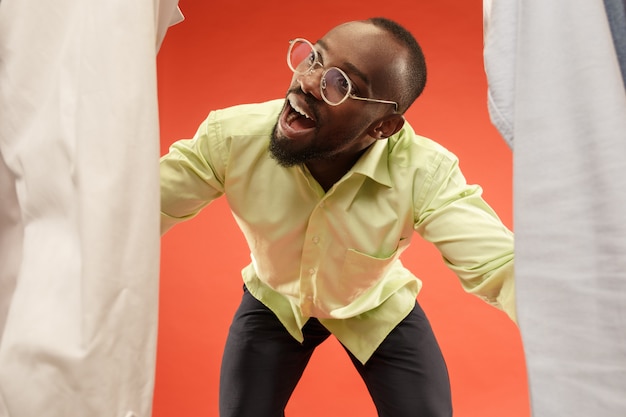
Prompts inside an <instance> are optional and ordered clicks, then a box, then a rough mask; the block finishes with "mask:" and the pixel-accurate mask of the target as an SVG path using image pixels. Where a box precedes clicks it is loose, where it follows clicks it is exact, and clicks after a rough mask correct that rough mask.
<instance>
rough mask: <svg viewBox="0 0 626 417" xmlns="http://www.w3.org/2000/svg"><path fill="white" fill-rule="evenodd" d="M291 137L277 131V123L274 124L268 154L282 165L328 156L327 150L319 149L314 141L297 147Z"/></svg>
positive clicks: (292, 164) (298, 163)
mask: <svg viewBox="0 0 626 417" xmlns="http://www.w3.org/2000/svg"><path fill="white" fill-rule="evenodd" d="M295 144H296V143H294V142H293V141H292V140H291V139H289V138H286V137H282V136H280V135H279V133H278V123H276V125H275V126H274V129H273V131H272V137H271V138H270V144H269V147H268V150H269V153H270V156H271V157H272V159H274V160H275V161H276V162H278V164H279V165H281V166H283V167H292V166H295V165H302V164H304V163H306V162H308V161H311V160H315V159H323V158H327V157H328V151H326V150H322V149H319V147H318V146H316V145H315V143H313V144H310V145H309V146H306V147H304V148H297V147H296V146H293V145H295Z"/></svg>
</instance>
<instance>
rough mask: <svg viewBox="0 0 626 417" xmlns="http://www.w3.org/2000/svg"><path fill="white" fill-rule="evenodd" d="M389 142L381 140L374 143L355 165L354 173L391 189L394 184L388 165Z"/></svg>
mask: <svg viewBox="0 0 626 417" xmlns="http://www.w3.org/2000/svg"><path fill="white" fill-rule="evenodd" d="M388 141H389V139H379V140H377V141H376V142H374V143H373V144H372V146H370V147H369V149H368V150H367V151H366V152H365V153H364V154H363V155H362V156H361V158H359V160H358V161H357V162H356V164H354V166H353V167H352V172H353V173H359V174H362V175H365V176H367V177H370V178H371V179H373V180H374V181H376V182H378V183H380V184H382V185H385V186H387V187H391V186H392V183H391V177H390V176H389V165H388V153H389V152H388V150H387V145H388Z"/></svg>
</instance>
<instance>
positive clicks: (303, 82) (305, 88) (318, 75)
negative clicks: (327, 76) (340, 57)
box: [297, 67, 324, 100]
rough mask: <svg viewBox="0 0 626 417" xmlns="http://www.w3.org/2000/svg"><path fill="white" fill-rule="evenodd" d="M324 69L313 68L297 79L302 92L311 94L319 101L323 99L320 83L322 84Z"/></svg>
mask: <svg viewBox="0 0 626 417" xmlns="http://www.w3.org/2000/svg"><path fill="white" fill-rule="evenodd" d="M323 72H324V71H323V68H317V67H316V68H313V69H311V70H310V71H308V72H306V73H305V74H300V75H299V76H298V78H297V80H298V82H299V83H300V89H301V90H302V92H304V93H307V94H311V95H312V96H314V97H315V98H317V99H318V100H321V99H322V91H321V89H320V83H321V82H322V73H323Z"/></svg>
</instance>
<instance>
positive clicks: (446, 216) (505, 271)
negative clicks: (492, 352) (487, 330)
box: [415, 154, 516, 321]
mask: <svg viewBox="0 0 626 417" xmlns="http://www.w3.org/2000/svg"><path fill="white" fill-rule="evenodd" d="M433 168H434V169H433V170H432V171H431V172H432V173H431V174H430V178H429V180H428V181H426V182H425V183H422V184H421V185H419V186H416V190H418V191H416V196H418V199H417V200H418V201H421V204H420V206H418V207H416V214H415V219H416V221H415V230H416V231H417V232H418V233H419V234H420V235H421V236H422V237H423V238H424V239H426V240H427V241H429V242H432V243H433V244H435V246H436V247H437V249H438V250H439V252H440V253H441V254H442V256H443V259H444V261H445V263H446V265H447V266H448V267H449V268H450V269H451V270H452V271H453V272H454V273H455V274H456V275H457V276H458V277H459V279H460V280H461V284H462V285H463V288H464V289H465V290H466V291H467V292H469V293H470V294H474V295H476V296H478V297H479V298H481V299H483V300H484V301H486V302H487V303H489V304H491V305H493V306H495V307H497V308H499V309H501V310H504V311H505V312H506V313H507V314H508V316H509V317H510V318H511V319H512V320H513V321H516V313H515V285H514V268H513V260H514V250H513V249H514V242H513V233H512V232H511V231H510V230H509V229H508V228H507V227H506V226H505V225H504V224H503V223H502V221H501V220H500V219H499V217H498V216H497V214H496V213H495V212H494V210H493V209H492V208H491V207H490V206H489V205H488V204H487V203H486V202H485V200H484V199H483V198H482V189H481V187H480V186H477V185H469V184H467V182H466V180H465V178H464V176H463V174H462V173H461V170H460V169H459V167H458V160H457V159H456V158H455V157H453V156H450V155H446V154H441V155H440V156H439V158H438V160H437V161H436V162H434V165H433Z"/></svg>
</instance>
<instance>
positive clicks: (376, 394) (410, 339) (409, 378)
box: [219, 289, 452, 417]
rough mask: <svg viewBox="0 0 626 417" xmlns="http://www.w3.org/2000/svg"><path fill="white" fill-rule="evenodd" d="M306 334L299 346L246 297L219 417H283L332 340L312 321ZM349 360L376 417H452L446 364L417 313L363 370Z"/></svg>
mask: <svg viewBox="0 0 626 417" xmlns="http://www.w3.org/2000/svg"><path fill="white" fill-rule="evenodd" d="M303 333H304V342H303V343H299V342H298V341H296V340H295V339H294V338H293V337H292V336H291V335H290V334H289V333H288V332H287V331H286V330H285V328H284V327H283V325H282V324H281V323H280V321H279V320H278V319H277V318H276V316H275V315H274V313H272V312H271V311H270V310H269V309H268V308H267V307H265V305H263V304H262V303H261V302H259V301H258V300H257V299H255V298H254V297H253V296H252V295H251V294H250V293H249V292H248V291H247V290H245V289H244V295H243V298H242V301H241V305H240V306H239V308H238V310H237V312H236V313H235V317H234V319H233V322H232V324H231V327H230V331H229V334H228V338H227V341H226V348H225V352H224V356H223V359H222V369H221V375H220V405H219V407H220V417H284V415H285V414H284V410H285V407H286V405H287V402H288V400H289V397H290V396H291V394H292V392H293V391H294V389H295V387H296V384H297V383H298V381H299V380H300V377H301V376H302V374H303V372H304V369H305V367H306V365H307V363H308V362H309V359H310V358H311V355H312V354H313V351H314V350H315V348H316V347H317V346H318V345H319V344H320V343H322V342H323V341H324V340H326V339H327V338H328V336H330V333H329V332H328V330H326V328H324V327H323V326H322V325H321V324H320V323H319V321H318V320H316V319H313V318H312V319H310V320H309V321H308V322H307V323H306V325H305V326H304V328H303ZM346 352H348V351H347V350H346ZM348 356H349V357H350V358H351V360H352V362H353V364H354V366H355V367H356V369H357V371H358V372H359V374H360V375H361V377H362V378H363V381H364V382H365V385H366V386H367V388H368V390H369V393H370V395H371V397H372V400H373V401H374V404H375V406H376V409H377V411H378V415H379V416H380V417H450V416H452V404H451V398H450V381H449V378H448V371H447V368H446V364H445V362H444V359H443V357H442V354H441V350H440V348H439V345H438V343H437V341H436V339H435V336H434V334H433V331H432V329H431V326H430V324H429V322H428V320H427V318H426V316H425V314H424V312H423V311H422V309H421V307H420V306H419V305H417V304H416V306H415V308H414V309H413V311H412V312H411V313H410V314H409V315H408V316H407V317H406V318H405V319H404V320H403V321H402V322H401V323H400V324H399V325H398V326H397V327H396V328H395V329H394V330H393V331H392V332H391V333H390V334H389V336H388V337H387V338H386V339H385V340H384V342H383V343H382V344H381V345H380V346H379V348H378V349H377V350H376V352H375V353H374V354H373V356H372V357H371V358H370V359H369V360H368V361H367V362H366V363H365V364H364V365H363V364H361V363H360V362H359V361H358V360H357V359H356V358H355V357H354V356H352V354H350V353H349V352H348Z"/></svg>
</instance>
